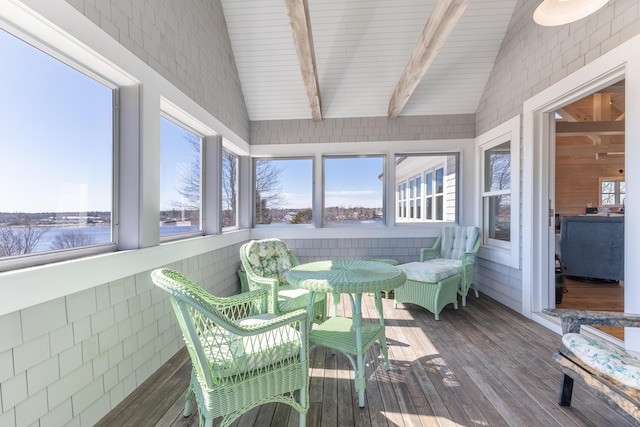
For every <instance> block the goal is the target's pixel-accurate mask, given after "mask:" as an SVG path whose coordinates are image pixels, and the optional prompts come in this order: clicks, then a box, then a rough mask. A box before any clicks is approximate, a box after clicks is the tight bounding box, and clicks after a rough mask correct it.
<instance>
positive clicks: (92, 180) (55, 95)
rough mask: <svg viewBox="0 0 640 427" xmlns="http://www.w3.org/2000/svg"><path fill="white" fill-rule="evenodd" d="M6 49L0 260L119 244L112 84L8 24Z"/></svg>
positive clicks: (2, 35) (0, 45)
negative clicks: (35, 43)
mask: <svg viewBox="0 0 640 427" xmlns="http://www.w3.org/2000/svg"><path fill="white" fill-rule="evenodd" d="M0 52H2V58H3V61H2V67H0V93H2V96H1V97H0V129H1V130H2V139H1V140H0V151H1V152H2V158H3V160H4V161H3V162H2V167H0V258H3V257H15V256H20V255H25V254H32V253H44V252H49V253H51V252H54V251H60V250H63V249H64V250H66V251H65V253H66V255H65V257H69V255H72V256H76V255H77V254H78V252H77V251H71V252H70V251H69V250H70V249H76V250H77V249H80V248H88V247H93V248H96V247H97V246H99V245H103V249H101V250H105V249H104V245H107V244H108V245H109V247H110V248H113V247H114V245H113V244H112V243H113V241H114V239H113V233H112V209H113V170H114V167H113V151H114V133H113V127H114V119H113V118H114V99H115V95H114V94H115V90H114V88H113V87H108V86H107V85H106V84H105V83H104V82H101V81H98V80H97V79H96V78H93V77H90V76H89V75H87V74H83V73H81V72H79V71H77V70H76V69H74V68H72V67H70V66H68V65H66V64H65V63H63V62H61V61H59V60H57V59H55V58H53V57H51V56H49V55H48V54H46V53H44V52H42V51H40V50H38V49H36V48H35V47H33V46H31V45H29V44H27V43H25V42H23V41H22V40H20V39H18V38H16V37H14V36H12V35H11V34H9V33H7V32H5V31H2V30H0ZM35 263H37V262H34V264H35Z"/></svg>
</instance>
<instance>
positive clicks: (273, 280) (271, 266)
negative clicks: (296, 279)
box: [239, 239, 327, 323]
mask: <svg viewBox="0 0 640 427" xmlns="http://www.w3.org/2000/svg"><path fill="white" fill-rule="evenodd" d="M240 261H241V262H242V269H241V271H242V273H239V274H243V275H245V276H246V285H247V286H248V289H249V290H250V291H254V290H258V289H267V290H268V291H269V297H268V302H267V310H268V311H269V313H274V314H277V315H280V314H282V313H287V312H289V311H291V310H297V309H300V308H307V301H308V299H309V291H307V290H305V289H300V288H297V287H294V286H292V285H290V284H289V283H288V282H287V278H286V276H287V272H288V271H289V270H290V269H291V268H292V267H295V266H296V265H299V264H300V262H299V261H298V259H297V258H296V256H295V255H294V254H293V252H292V251H291V249H289V247H288V246H287V245H286V244H285V243H284V242H283V241H282V240H280V239H263V240H252V241H250V242H247V243H245V244H244V245H242V247H241V248H240ZM241 279H242V276H241ZM311 318H312V320H313V321H314V322H317V323H322V322H324V321H325V320H326V318H327V302H326V298H325V295H324V294H318V295H316V299H315V303H314V305H313V313H312V316H311Z"/></svg>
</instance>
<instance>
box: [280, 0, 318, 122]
mask: <svg viewBox="0 0 640 427" xmlns="http://www.w3.org/2000/svg"><path fill="white" fill-rule="evenodd" d="M284 4H285V8H286V10H287V16H288V17H289V25H290V26H291V34H292V36H293V42H294V44H295V46H296V53H297V54H298V62H299V63H300V72H301V73H302V80H303V81H304V86H305V89H306V91H307V98H308V99H309V106H310V107H311V118H312V119H313V121H314V122H319V121H321V120H322V103H321V102H320V87H319V85H318V72H317V69H316V56H315V52H314V49H313V37H312V33H311V21H310V19H309V5H308V3H307V0H284Z"/></svg>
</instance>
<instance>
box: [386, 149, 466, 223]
mask: <svg viewBox="0 0 640 427" xmlns="http://www.w3.org/2000/svg"><path fill="white" fill-rule="evenodd" d="M457 159H458V156H457V155H454V154H451V155H426V154H423V155H405V156H397V157H396V182H397V187H398V189H399V191H400V188H401V187H402V188H404V187H405V186H408V188H409V192H408V195H407V196H406V198H407V199H408V202H407V203H408V206H409V211H408V214H404V213H403V212H400V211H399V212H398V213H397V216H396V218H397V222H410V221H451V222H455V221H456V214H457V169H458V166H457V165H458V160H457ZM398 197H400V195H398Z"/></svg>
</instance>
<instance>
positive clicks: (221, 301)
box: [209, 289, 269, 310]
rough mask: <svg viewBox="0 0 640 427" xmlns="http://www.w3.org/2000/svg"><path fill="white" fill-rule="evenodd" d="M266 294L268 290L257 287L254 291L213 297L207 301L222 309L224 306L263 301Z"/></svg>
mask: <svg viewBox="0 0 640 427" xmlns="http://www.w3.org/2000/svg"><path fill="white" fill-rule="evenodd" d="M268 295H269V290H267V289H258V290H255V291H249V292H243V293H240V294H235V295H231V296H228V297H213V298H211V299H210V301H209V302H210V303H211V304H214V305H215V306H216V308H219V309H220V310H224V309H226V308H230V307H235V306H239V305H243V304H247V303H250V302H256V301H263V300H264V299H265V298H267V296H268Z"/></svg>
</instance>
